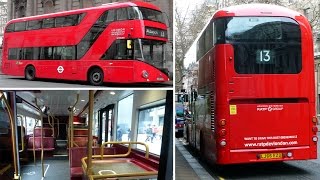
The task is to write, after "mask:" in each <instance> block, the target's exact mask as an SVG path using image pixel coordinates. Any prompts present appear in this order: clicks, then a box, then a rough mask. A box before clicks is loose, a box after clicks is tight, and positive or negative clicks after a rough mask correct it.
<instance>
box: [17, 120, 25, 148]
mask: <svg viewBox="0 0 320 180" xmlns="http://www.w3.org/2000/svg"><path fill="white" fill-rule="evenodd" d="M17 117H19V118H20V122H21V128H20V136H21V150H19V152H23V151H24V132H23V117H22V116H20V115H18V116H17Z"/></svg>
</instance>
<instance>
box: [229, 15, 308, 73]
mask: <svg viewBox="0 0 320 180" xmlns="http://www.w3.org/2000/svg"><path fill="white" fill-rule="evenodd" d="M225 23H226V26H225V28H226V29H225V43H227V44H232V45H233V48H234V68H235V71H236V72H237V73H239V74H297V73H299V72H300V71H301V69H302V60H301V32H300V28H299V24H298V23H297V22H296V21H294V20H293V19H290V18H286V17H233V18H227V19H226V21H225Z"/></svg>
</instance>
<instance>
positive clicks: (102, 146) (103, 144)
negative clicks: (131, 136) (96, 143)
mask: <svg viewBox="0 0 320 180" xmlns="http://www.w3.org/2000/svg"><path fill="white" fill-rule="evenodd" d="M107 144H128V145H129V146H128V152H127V153H126V154H118V155H126V156H128V155H129V154H130V153H131V149H132V148H131V144H141V145H144V146H145V147H146V154H145V158H146V159H149V146H148V145H147V144H146V143H143V142H131V141H121V142H116V141H114V142H104V143H102V144H101V146H100V155H101V159H102V158H103V156H104V155H103V150H104V147H105V145H107ZM115 155H117V154H115ZM109 156H110V157H126V156H111V155H106V156H104V157H109Z"/></svg>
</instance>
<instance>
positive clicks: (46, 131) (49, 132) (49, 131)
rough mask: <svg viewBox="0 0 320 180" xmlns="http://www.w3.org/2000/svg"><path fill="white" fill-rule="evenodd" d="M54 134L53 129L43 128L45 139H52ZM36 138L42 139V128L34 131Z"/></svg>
mask: <svg viewBox="0 0 320 180" xmlns="http://www.w3.org/2000/svg"><path fill="white" fill-rule="evenodd" d="M52 134H53V133H52V129H51V128H43V137H52ZM34 136H35V137H41V128H35V129H34Z"/></svg>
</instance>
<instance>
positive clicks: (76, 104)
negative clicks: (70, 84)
mask: <svg viewBox="0 0 320 180" xmlns="http://www.w3.org/2000/svg"><path fill="white" fill-rule="evenodd" d="M79 96H80V94H79V93H77V100H76V102H75V103H74V105H73V106H72V108H71V113H70V114H71V147H73V133H74V132H73V115H74V113H73V110H74V108H75V106H76V105H77V103H78V101H79Z"/></svg>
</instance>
